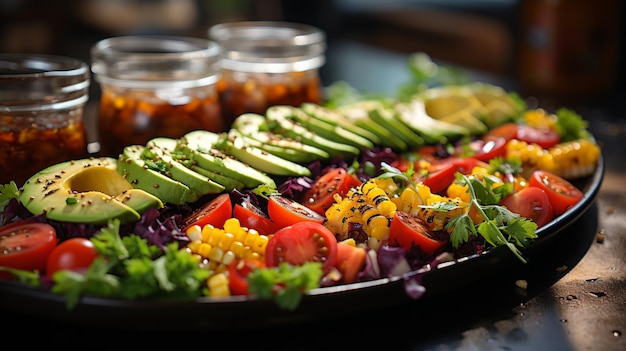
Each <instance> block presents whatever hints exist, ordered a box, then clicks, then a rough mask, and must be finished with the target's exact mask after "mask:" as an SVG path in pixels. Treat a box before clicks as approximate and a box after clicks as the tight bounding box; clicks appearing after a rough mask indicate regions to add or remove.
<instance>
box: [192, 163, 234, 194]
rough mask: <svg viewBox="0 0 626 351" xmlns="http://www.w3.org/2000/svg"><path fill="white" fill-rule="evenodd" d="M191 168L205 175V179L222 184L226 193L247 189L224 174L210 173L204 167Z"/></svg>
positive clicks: (193, 166)
mask: <svg viewBox="0 0 626 351" xmlns="http://www.w3.org/2000/svg"><path fill="white" fill-rule="evenodd" d="M189 168H191V169H192V170H193V171H195V172H198V173H200V174H202V175H204V176H205V177H207V178H209V179H212V180H213V181H215V182H217V183H220V184H222V185H223V186H224V191H231V190H233V189H242V188H244V187H245V185H244V184H243V183H242V182H240V181H238V180H236V179H233V178H230V177H227V176H225V175H223V174H219V173H216V172H213V171H209V170H208V169H204V168H202V167H198V166H195V165H191V166H190V167H189Z"/></svg>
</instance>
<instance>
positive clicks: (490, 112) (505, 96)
mask: <svg viewBox="0 0 626 351" xmlns="http://www.w3.org/2000/svg"><path fill="white" fill-rule="evenodd" d="M468 88H469V89H470V90H471V92H472V93H473V94H474V96H476V98H477V99H478V101H480V103H481V104H482V105H483V106H484V107H485V115H484V116H482V121H483V123H485V124H486V125H487V127H488V128H489V129H492V128H494V127H497V126H499V125H501V124H504V123H506V122H511V121H513V120H515V118H516V117H517V116H518V115H519V114H520V113H522V111H523V110H524V106H523V105H521V104H519V103H518V102H516V101H515V100H514V99H513V98H512V97H511V95H510V94H509V93H508V92H507V91H506V90H504V89H503V88H502V87H500V86H497V85H493V84H488V83H481V82H475V83H471V84H469V85H468Z"/></svg>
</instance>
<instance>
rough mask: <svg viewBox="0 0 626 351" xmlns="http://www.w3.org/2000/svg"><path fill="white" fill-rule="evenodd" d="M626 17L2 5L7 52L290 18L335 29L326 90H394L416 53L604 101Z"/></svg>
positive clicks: (569, 12)
mask: <svg viewBox="0 0 626 351" xmlns="http://www.w3.org/2000/svg"><path fill="white" fill-rule="evenodd" d="M624 14H625V11H624V6H623V5H622V1H619V0H567V1H559V0H316V1H288V0H284V1H281V0H257V1H253V0H231V1H221V0H56V1H46V0H2V1H1V2H0V29H1V31H0V51H1V52H35V53H53V54H62V55H68V56H73V57H76V58H80V59H82V60H84V61H86V62H89V49H90V47H91V45H93V44H94V43H95V42H96V41H98V40H100V39H103V38H106V37H111V36H118V35H128V34H175V35H187V36H196V37H206V36H207V29H208V27H210V26H211V25H213V24H216V23H220V22H228V21H238V20H285V21H293V22H301V23H308V24H312V25H315V26H318V27H319V28H321V29H323V30H324V31H326V33H327V35H328V45H329V47H328V51H327V59H328V63H327V64H326V65H325V66H324V67H323V68H322V70H321V76H322V80H323V82H324V83H325V84H330V83H332V82H334V81H336V80H346V81H348V82H349V83H351V84H352V85H354V86H355V87H357V88H359V89H362V90H367V91H374V92H387V93H389V92H393V90H394V89H395V88H396V87H397V86H398V84H399V83H401V82H402V80H403V79H404V78H405V77H406V74H407V65H406V62H405V60H406V57H407V55H408V54H410V53H413V52H425V53H427V54H428V55H430V56H431V58H433V59H434V60H436V61H438V62H441V63H445V64H451V65H459V66H462V67H464V68H469V69H471V70H473V71H475V72H477V73H478V74H481V75H484V77H488V78H487V80H489V77H495V78H494V79H496V80H497V82H498V83H499V84H500V85H504V86H505V87H506V88H509V89H516V90H519V91H520V92H522V93H524V94H531V95H537V96H543V97H545V98H546V99H550V101H552V100H554V101H557V102H558V103H559V104H562V103H565V104H569V103H571V104H575V103H581V102H584V103H586V104H606V103H613V102H615V101H621V99H622V97H623V95H624V81H625V80H626V79H624V78H625V72H624V71H625V70H624V68H623V66H624V65H623V64H622V63H623V62H624V56H625V55H624V35H623V34H624V25H623V23H622V22H623V21H622V19H623V17H624ZM382 63H384V65H385V66H384V68H383V66H381V65H382ZM377 67H378V68H379V69H376V68H377ZM372 68H373V69H372ZM364 72H366V73H367V74H364ZM92 88H94V89H92V90H94V92H93V94H94V95H93V97H94V98H97V94H98V92H97V89H96V88H95V84H92Z"/></svg>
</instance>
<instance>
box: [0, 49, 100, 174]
mask: <svg viewBox="0 0 626 351" xmlns="http://www.w3.org/2000/svg"><path fill="white" fill-rule="evenodd" d="M89 84H90V72H89V66H88V65H87V64H85V63H84V62H82V61H80V60H77V59H74V58H71V57H64V56H54V55H36V54H0V184H6V183H9V182H10V181H12V180H13V181H15V183H16V184H17V185H18V186H21V185H23V183H24V182H25V181H26V180H27V179H28V178H30V177H31V176H32V175H34V174H35V173H37V172H38V171H40V170H42V169H44V168H46V167H48V166H51V165H53V164H56V163H59V162H63V161H69V160H73V159H80V158H83V157H86V156H88V153H87V132H86V128H85V126H84V122H83V110H84V105H85V103H86V102H87V100H88V98H89Z"/></svg>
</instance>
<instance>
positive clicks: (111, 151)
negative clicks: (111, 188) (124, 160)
mask: <svg viewBox="0 0 626 351" xmlns="http://www.w3.org/2000/svg"><path fill="white" fill-rule="evenodd" d="M219 53H220V49H219V46H218V45H217V44H216V43H215V42H212V41H210V40H206V39H200V38H188V37H159V36H123V37H114V38H108V39H104V40H102V41H100V42H98V43H96V44H95V45H94V46H93V47H92V50H91V58H92V66H91V69H92V71H93V73H94V79H95V80H96V81H97V82H98V83H99V85H100V90H101V96H100V105H99V111H98V123H97V126H98V138H99V140H98V141H99V143H100V146H101V150H100V151H101V152H100V154H101V155H103V156H114V157H116V156H117V155H119V154H120V153H121V152H122V151H123V148H124V147H125V146H129V145H143V144H145V143H146V142H147V141H148V140H150V139H152V138H155V137H170V138H179V137H182V136H183V135H184V134H186V133H187V132H190V131H192V130H197V129H202V130H209V131H215V132H220V131H223V130H224V129H225V126H224V124H223V122H222V118H221V113H220V105H219V101H218V97H217V87H216V83H217V80H218V78H219V75H220V73H219V67H217V63H218V60H219Z"/></svg>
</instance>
